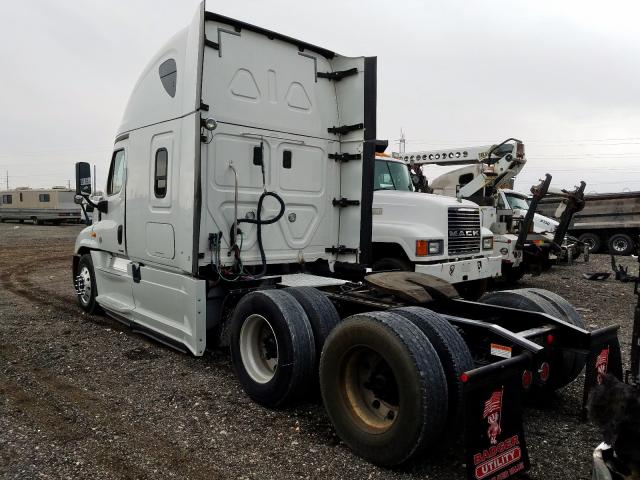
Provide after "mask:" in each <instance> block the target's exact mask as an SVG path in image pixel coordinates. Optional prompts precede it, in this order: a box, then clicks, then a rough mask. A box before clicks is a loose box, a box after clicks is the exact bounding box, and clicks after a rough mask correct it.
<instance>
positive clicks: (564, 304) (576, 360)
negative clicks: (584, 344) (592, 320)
mask: <svg viewBox="0 0 640 480" xmlns="http://www.w3.org/2000/svg"><path fill="white" fill-rule="evenodd" d="M523 290H527V291H529V292H531V293H533V294H534V295H538V296H539V297H541V298H544V299H545V300H547V301H548V302H549V303H551V304H552V305H553V306H554V307H555V308H556V310H557V311H558V312H559V313H560V317H559V318H560V319H561V320H564V321H565V322H567V323H570V324H571V325H575V326H576V327H579V328H582V329H583V330H586V328H587V325H586V324H585V323H584V319H583V318H582V317H581V316H580V314H579V313H578V311H577V310H576V309H575V308H573V305H571V304H570V303H569V302H568V301H567V300H566V299H565V298H563V297H561V296H560V295H558V294H557V293H554V292H550V291H549V290H543V289H542V288H526V289H523ZM562 356H563V362H564V364H565V371H566V377H567V378H570V379H571V380H569V381H568V382H567V383H570V382H571V381H573V380H574V379H575V378H577V377H578V375H580V372H582V369H583V368H584V366H585V363H586V358H585V357H584V356H582V355H577V354H575V353H572V352H563V354H562Z"/></svg>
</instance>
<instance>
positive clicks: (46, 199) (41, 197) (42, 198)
mask: <svg viewBox="0 0 640 480" xmlns="http://www.w3.org/2000/svg"><path fill="white" fill-rule="evenodd" d="M38 200H40V202H41V203H46V202H49V201H50V200H51V197H50V196H49V194H48V193H41V194H40V195H38Z"/></svg>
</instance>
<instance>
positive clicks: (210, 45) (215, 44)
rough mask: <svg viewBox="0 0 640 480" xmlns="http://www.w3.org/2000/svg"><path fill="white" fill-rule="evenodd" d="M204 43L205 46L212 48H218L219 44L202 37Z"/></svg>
mask: <svg viewBox="0 0 640 480" xmlns="http://www.w3.org/2000/svg"><path fill="white" fill-rule="evenodd" d="M204 44H205V45H206V46H207V47H211V48H213V49H214V50H220V44H219V43H216V42H214V41H211V40H209V39H208V38H207V37H205V38H204Z"/></svg>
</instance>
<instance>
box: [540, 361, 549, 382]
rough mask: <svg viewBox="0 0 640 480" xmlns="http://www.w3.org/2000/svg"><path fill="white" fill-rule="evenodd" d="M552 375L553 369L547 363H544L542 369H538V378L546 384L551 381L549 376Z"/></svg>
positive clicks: (541, 365)
mask: <svg viewBox="0 0 640 480" xmlns="http://www.w3.org/2000/svg"><path fill="white" fill-rule="evenodd" d="M550 373H551V367H550V366H549V364H548V363H547V362H542V363H541V364H540V368H539V369H538V376H539V377H540V381H542V382H546V381H547V380H549V374H550Z"/></svg>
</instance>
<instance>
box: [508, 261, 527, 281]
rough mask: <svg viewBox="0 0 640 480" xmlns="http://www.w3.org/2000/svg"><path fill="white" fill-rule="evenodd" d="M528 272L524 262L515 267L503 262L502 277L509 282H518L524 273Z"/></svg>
mask: <svg viewBox="0 0 640 480" xmlns="http://www.w3.org/2000/svg"><path fill="white" fill-rule="evenodd" d="M525 273H526V269H525V266H524V264H523V263H521V264H520V265H518V266H517V267H514V266H513V265H508V264H507V265H505V264H504V263H503V264H502V277H503V278H504V280H505V281H506V282H507V283H508V284H512V283H518V282H519V281H520V280H521V279H522V277H524V274H525Z"/></svg>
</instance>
